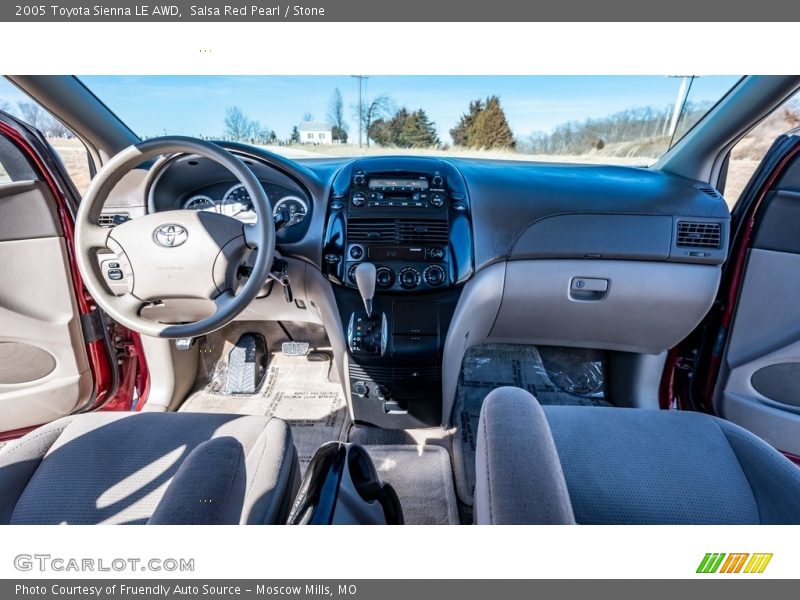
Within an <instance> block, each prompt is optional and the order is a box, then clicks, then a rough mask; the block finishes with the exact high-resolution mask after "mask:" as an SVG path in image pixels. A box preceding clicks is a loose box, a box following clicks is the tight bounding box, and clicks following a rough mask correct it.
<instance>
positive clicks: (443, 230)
mask: <svg viewBox="0 0 800 600" xmlns="http://www.w3.org/2000/svg"><path fill="white" fill-rule="evenodd" d="M448 237H449V235H448V231H447V221H416V220H401V221H397V241H398V242H399V243H401V244H407V243H414V242H424V243H426V244H446V243H447V239H448Z"/></svg>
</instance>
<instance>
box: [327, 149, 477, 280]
mask: <svg viewBox="0 0 800 600" xmlns="http://www.w3.org/2000/svg"><path fill="white" fill-rule="evenodd" d="M388 165H390V166H391V167H392V168H391V169H383V168H381V167H384V166H388ZM403 166H408V167H412V168H407V169H404V168H402V167H403ZM420 166H424V167H425V168H419V167H420ZM359 167H360V168H359ZM413 167H417V168H413ZM330 207H331V212H330V216H329V222H328V231H327V233H326V242H325V249H324V251H325V255H324V261H325V262H324V265H325V271H326V274H327V275H328V276H329V278H331V279H332V280H334V281H336V282H338V283H341V284H343V285H345V286H346V287H350V288H355V287H356V285H355V270H356V268H357V267H358V265H359V264H361V263H362V262H371V263H373V264H374V265H375V267H376V277H377V279H376V285H377V288H378V290H379V291H384V292H387V291H388V292H401V293H408V292H426V291H427V292H430V291H435V290H438V289H443V288H447V287H450V286H452V285H455V284H456V283H457V282H459V281H460V280H462V279H463V278H464V276H465V275H466V269H469V268H471V262H472V261H471V239H465V240H463V241H464V242H466V243H467V244H468V245H466V244H461V243H459V244H458V248H457V249H456V248H455V246H454V245H453V243H452V239H451V233H452V228H453V226H454V224H455V223H460V222H462V221H463V220H464V218H466V217H467V213H468V205H467V198H466V193H465V190H464V186H463V179H462V178H461V177H460V174H459V173H458V172H457V171H456V170H455V169H453V168H452V167H450V166H449V165H447V164H446V163H443V162H441V161H437V160H426V161H415V160H414V159H403V158H399V157H395V158H392V159H390V158H388V157H387V158H384V157H381V158H370V159H362V160H361V161H357V163H356V164H355V165H354V166H353V168H352V170H349V171H344V172H342V173H340V174H339V176H338V177H337V179H336V181H335V183H334V190H333V192H332V197H331V204H330ZM457 229H458V230H459V231H461V230H463V229H466V230H468V229H469V228H468V225H466V224H462V225H459V226H458V227H457ZM468 237H469V236H468ZM459 242H461V240H459ZM462 246H463V247H462ZM454 252H458V253H459V254H462V255H463V256H458V257H456V256H454ZM456 258H458V259H459V260H456ZM462 271H464V272H462Z"/></svg>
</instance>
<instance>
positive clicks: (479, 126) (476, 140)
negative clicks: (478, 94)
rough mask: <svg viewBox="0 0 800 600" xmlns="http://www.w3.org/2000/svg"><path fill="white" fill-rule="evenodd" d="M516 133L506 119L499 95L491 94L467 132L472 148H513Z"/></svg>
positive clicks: (468, 141) (468, 142)
mask: <svg viewBox="0 0 800 600" xmlns="http://www.w3.org/2000/svg"><path fill="white" fill-rule="evenodd" d="M515 145H516V143H515V142H514V134H513V133H511V127H510V126H509V124H508V120H507V119H506V114H505V112H504V111H503V107H502V106H500V98H499V97H498V96H489V97H488V98H487V99H486V104H485V106H484V109H483V110H482V111H480V112H479V113H478V114H477V116H476V117H475V120H474V122H473V123H472V126H471V127H470V129H469V133H468V134H467V146H469V147H470V148H486V149H496V148H500V149H503V148H505V149H513V148H514V147H515Z"/></svg>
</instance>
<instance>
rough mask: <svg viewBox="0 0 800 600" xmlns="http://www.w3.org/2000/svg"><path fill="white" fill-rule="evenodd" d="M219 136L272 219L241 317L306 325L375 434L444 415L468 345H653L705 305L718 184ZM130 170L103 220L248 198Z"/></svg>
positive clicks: (180, 168) (234, 190) (722, 238)
mask: <svg viewBox="0 0 800 600" xmlns="http://www.w3.org/2000/svg"><path fill="white" fill-rule="evenodd" d="M224 146H225V147H226V148H228V149H229V150H232V151H234V152H235V153H236V154H237V155H239V157H240V158H242V160H243V161H244V162H245V163H246V164H247V165H248V166H249V167H250V169H251V170H252V171H253V173H254V174H255V176H256V178H257V179H258V181H259V182H260V183H261V185H262V186H263V188H264V190H265V191H266V192H267V195H268V198H269V201H270V204H271V211H272V213H273V215H275V214H281V213H285V215H286V216H287V218H286V220H287V224H286V226H284V227H283V228H281V229H280V230H279V231H278V233H277V235H276V249H277V251H278V252H280V254H281V256H282V257H284V259H288V260H287V261H286V262H287V263H288V264H289V270H290V275H291V281H292V288H293V293H294V296H293V297H292V296H291V295H289V296H287V295H286V294H285V293H284V294H271V295H269V294H267V295H265V296H262V297H259V298H258V299H256V300H255V301H254V302H253V306H252V307H251V309H250V312H249V313H248V318H254V319H265V320H277V319H282V320H299V321H304V320H311V321H312V322H321V323H323V325H324V326H325V329H326V331H327V332H328V335H329V336H330V337H331V343H332V347H333V348H334V354H335V356H336V361H337V367H338V368H339V370H340V376H341V377H342V378H343V382H344V385H345V387H346V388H347V393H348V394H349V397H350V401H351V406H352V409H353V414H354V415H355V418H356V420H359V421H363V422H366V423H371V424H374V425H378V426H381V427H389V428H407V427H423V426H425V427H427V426H432V425H436V424H439V423H443V422H444V423H447V422H449V419H450V416H451V413H452V399H453V398H454V397H455V386H456V385H457V380H458V375H459V373H460V366H461V361H462V359H463V356H464V353H465V352H466V350H467V348H469V347H470V346H471V345H474V344H480V343H522V344H540V345H551V346H573V347H581V348H598V349H603V350H611V351H620V352H626V353H636V354H653V355H657V354H659V353H662V352H663V351H664V350H665V349H667V348H671V347H673V346H674V345H675V344H676V343H678V342H679V341H680V340H681V339H683V338H684V337H685V336H686V335H688V334H689V333H690V332H691V331H692V329H693V328H694V327H696V325H697V324H698V323H699V321H700V319H701V318H702V317H703V315H705V314H706V313H707V311H708V309H709V307H710V306H711V304H712V303H713V301H714V298H715V296H716V292H717V289H718V285H719V280H720V273H721V271H720V265H721V264H722V263H723V262H724V260H725V258H726V256H727V249H728V237H729V229H730V215H729V212H728V209H727V207H726V204H725V201H724V199H723V198H722V196H721V195H720V194H719V192H718V191H716V190H715V189H714V188H711V187H709V186H708V184H707V183H705V184H704V183H702V182H698V181H693V180H690V179H686V178H683V177H679V176H676V175H673V174H670V173H666V172H662V171H658V170H655V169H642V168H635V167H617V166H604V165H575V164H555V163H531V162H519V161H498V160H482V159H465V158H435V157H413V156H374V157H363V158H356V159H353V158H329V159H303V160H291V159H288V158H285V157H281V156H278V155H275V154H272V153H270V152H267V151H265V150H261V149H258V148H253V147H249V146H244V145H241V144H224ZM136 171H137V172H136V173H134V174H133V175H131V181H130V183H129V184H127V185H125V186H122V188H123V189H122V190H121V191H120V192H119V193H117V194H115V195H114V194H112V195H111V196H109V201H108V202H107V203H106V208H105V209H104V211H103V213H104V214H103V217H104V218H106V219H107V221H108V222H109V223H110V225H109V226H114V223H117V222H118V221H117V218H118V217H119V218H121V219H122V220H123V221H124V220H125V219H127V218H136V217H137V216H140V215H142V214H146V213H154V212H160V211H169V210H181V209H183V210H199V211H214V212H219V213H222V214H225V215H228V216H231V217H234V218H236V219H239V220H240V221H242V222H245V223H251V222H253V221H254V220H255V214H254V213H253V210H252V203H251V201H250V198H249V195H248V194H247V191H246V190H245V189H244V188H243V187H242V186H241V185H239V184H238V182H237V181H235V180H233V179H232V177H231V175H230V174H229V173H228V172H227V171H226V170H225V169H224V168H222V167H220V166H219V165H217V164H216V163H213V162H211V161H209V160H205V159H202V158H199V157H193V156H178V157H169V158H165V159H162V160H160V161H158V162H156V163H155V164H151V165H146V166H143V167H142V168H140V169H136ZM142 192H144V193H142ZM142 198H145V199H146V206H142ZM109 260H111V259H109ZM364 262H370V263H372V264H373V265H374V266H375V273H376V279H375V287H376V290H375V291H376V294H375V297H374V303H373V308H374V313H373V314H372V315H370V314H366V313H365V312H364V303H363V301H362V299H361V296H360V294H359V291H358V289H357V284H356V281H355V277H354V275H355V271H356V270H358V267H359V265H361V264H363V263H364ZM345 358H346V360H345ZM345 363H346V364H345Z"/></svg>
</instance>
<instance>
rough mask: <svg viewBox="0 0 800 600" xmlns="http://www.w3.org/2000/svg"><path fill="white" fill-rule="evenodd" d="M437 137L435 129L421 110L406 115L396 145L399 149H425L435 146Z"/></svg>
mask: <svg viewBox="0 0 800 600" xmlns="http://www.w3.org/2000/svg"><path fill="white" fill-rule="evenodd" d="M438 143H439V137H438V136H437V135H436V127H435V125H434V123H433V122H432V121H431V120H430V118H429V117H428V115H427V114H426V113H425V111H424V110H423V109H421V108H420V109H419V110H417V111H415V112H413V113H409V114H407V116H406V117H405V120H404V122H403V125H402V127H401V129H400V133H399V135H398V138H397V142H396V145H397V146H400V147H401V148H427V147H430V146H436V145H437V144H438Z"/></svg>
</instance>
